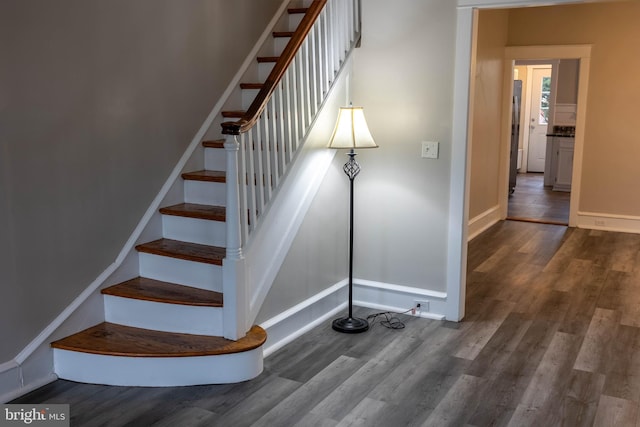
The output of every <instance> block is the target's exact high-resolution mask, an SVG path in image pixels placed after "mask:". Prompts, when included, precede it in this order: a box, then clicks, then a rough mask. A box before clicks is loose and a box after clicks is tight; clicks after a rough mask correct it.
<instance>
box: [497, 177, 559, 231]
mask: <svg viewBox="0 0 640 427" xmlns="http://www.w3.org/2000/svg"><path fill="white" fill-rule="evenodd" d="M570 197H571V193H567V192H563V191H552V190H551V188H549V187H545V186H544V175H543V174H541V173H525V174H518V176H517V178H516V189H515V191H514V192H513V194H511V195H509V204H508V215H507V216H508V218H510V219H518V220H524V221H533V222H544V223H552V224H562V225H567V224H568V223H569V198H570Z"/></svg>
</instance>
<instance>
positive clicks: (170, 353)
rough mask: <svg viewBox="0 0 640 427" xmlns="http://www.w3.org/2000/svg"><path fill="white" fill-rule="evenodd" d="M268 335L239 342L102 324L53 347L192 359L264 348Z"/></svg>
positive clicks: (256, 333)
mask: <svg viewBox="0 0 640 427" xmlns="http://www.w3.org/2000/svg"><path fill="white" fill-rule="evenodd" d="M266 339H267V333H266V332H265V331H264V329H262V328H261V327H259V326H254V327H252V328H251V330H250V331H249V332H247V335H246V336H245V337H244V338H241V339H239V340H238V341H232V340H228V339H226V338H222V337H212V336H206V335H191V334H180V333H174V332H161V331H153V330H150V329H140V328H132V327H129V326H123V325H117V324H115V323H108V322H104V323H100V324H98V325H96V326H93V327H91V328H89V329H85V330H84V331H81V332H78V333H77V334H74V335H70V336H68V337H66V338H63V339H61V340H58V341H55V342H53V343H52V344H51V346H52V347H53V348H57V349H61V350H69V351H79V352H83V353H92V354H101V355H107V356H128V357H192V356H215V355H221V354H233V353H241V352H244V351H249V350H253V349H255V348H258V347H260V346H261V345H262V344H264V342H265V341H266Z"/></svg>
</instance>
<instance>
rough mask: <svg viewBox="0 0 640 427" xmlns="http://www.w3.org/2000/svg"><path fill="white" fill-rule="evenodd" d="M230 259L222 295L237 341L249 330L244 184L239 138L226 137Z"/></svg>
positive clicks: (227, 332)
mask: <svg viewBox="0 0 640 427" xmlns="http://www.w3.org/2000/svg"><path fill="white" fill-rule="evenodd" d="M224 149H225V153H226V157H227V160H226V166H227V172H226V188H227V195H226V215H225V218H226V219H225V222H226V241H227V243H226V249H227V251H226V256H225V259H224V260H223V262H222V292H223V294H224V308H223V310H224V311H223V313H224V315H223V317H224V337H225V338H228V339H232V340H237V339H239V338H242V337H243V336H245V334H246V332H247V330H248V329H249V328H248V325H246V323H247V321H246V319H247V318H248V300H247V292H246V282H245V272H244V255H243V254H242V235H241V229H240V183H239V180H238V154H239V149H240V143H239V142H238V137H237V136H236V135H226V138H225V142H224Z"/></svg>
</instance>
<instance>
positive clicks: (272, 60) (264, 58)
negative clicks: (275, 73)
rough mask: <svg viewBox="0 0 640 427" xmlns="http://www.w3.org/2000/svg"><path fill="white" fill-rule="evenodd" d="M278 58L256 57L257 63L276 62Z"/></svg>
mask: <svg viewBox="0 0 640 427" xmlns="http://www.w3.org/2000/svg"><path fill="white" fill-rule="evenodd" d="M278 58H279V57H278V56H258V62H278Z"/></svg>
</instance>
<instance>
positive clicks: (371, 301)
mask: <svg viewBox="0 0 640 427" xmlns="http://www.w3.org/2000/svg"><path fill="white" fill-rule="evenodd" d="M353 295H354V296H353V304H354V305H358V306H361V307H369V308H375V309H377V310H385V311H393V312H396V313H402V312H405V311H407V310H410V309H411V308H413V307H415V301H416V300H420V301H427V302H428V303H429V307H428V308H426V309H424V310H421V311H418V312H416V314H415V315H417V316H420V317H424V318H427V319H436V320H443V319H444V318H445V316H444V314H442V313H446V312H447V307H446V305H447V294H446V293H445V292H437V291H430V290H427V289H420V288H414V287H411V286H402V285H393V284H390V283H382V282H373V281H370V280H362V279H353Z"/></svg>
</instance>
